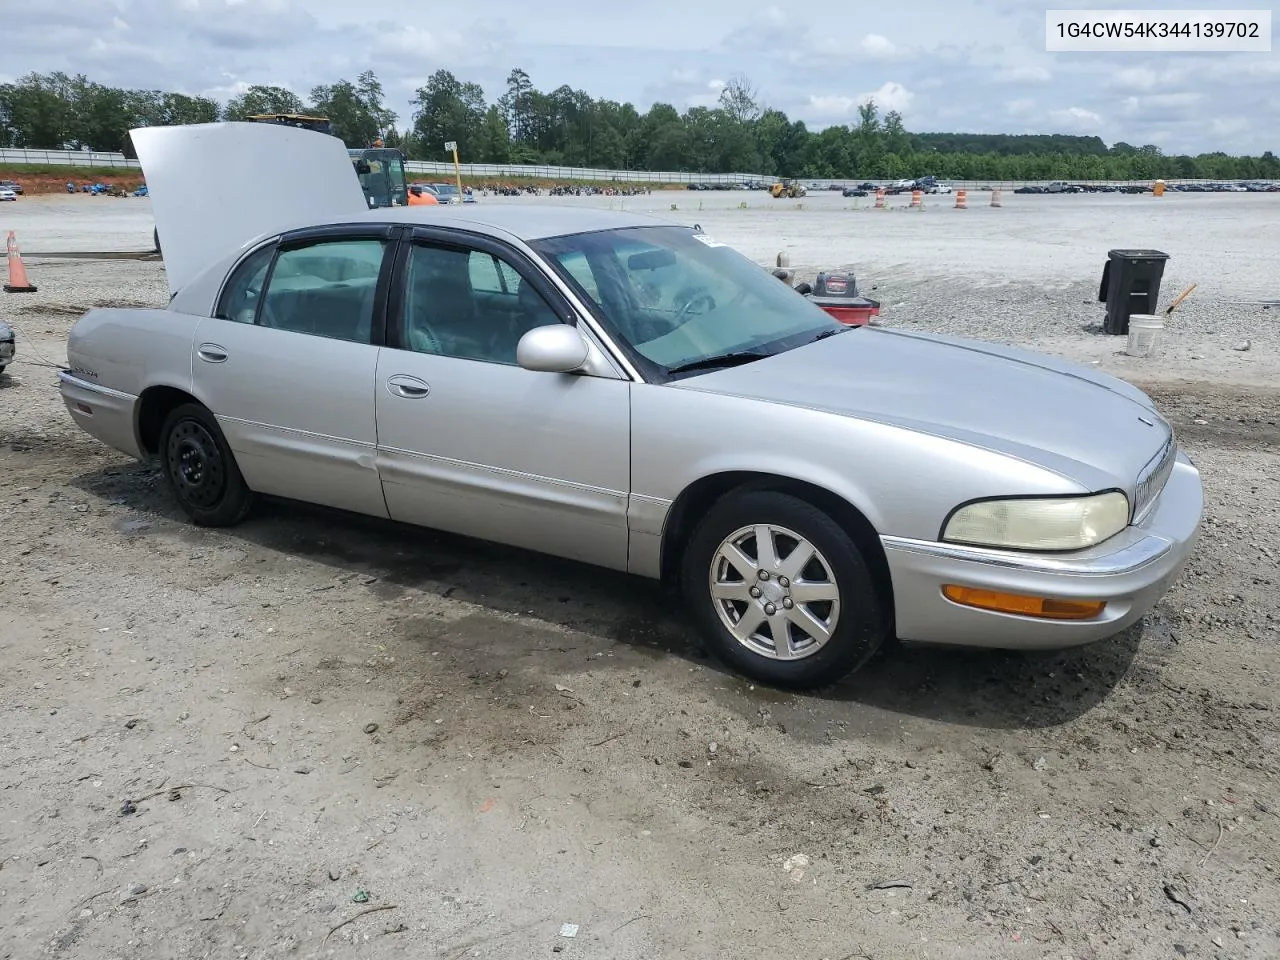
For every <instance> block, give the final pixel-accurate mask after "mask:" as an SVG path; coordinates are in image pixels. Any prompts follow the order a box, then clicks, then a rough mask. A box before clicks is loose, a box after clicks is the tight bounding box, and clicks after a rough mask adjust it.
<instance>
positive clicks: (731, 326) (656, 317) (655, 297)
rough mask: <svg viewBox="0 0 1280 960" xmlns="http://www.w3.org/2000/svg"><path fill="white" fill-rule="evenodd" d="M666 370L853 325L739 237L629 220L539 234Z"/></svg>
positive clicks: (562, 267) (643, 353)
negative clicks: (735, 245) (768, 265)
mask: <svg viewBox="0 0 1280 960" xmlns="http://www.w3.org/2000/svg"><path fill="white" fill-rule="evenodd" d="M533 246H534V248H535V249H536V250H537V251H538V252H539V253H540V254H542V255H543V256H544V257H545V258H546V259H547V260H548V261H549V262H551V263H552V264H553V265H554V266H555V267H556V268H557V269H558V271H559V272H560V274H561V276H562V277H563V278H564V279H565V280H566V281H567V282H569V283H570V284H571V285H572V286H574V287H575V288H576V289H577V291H578V293H579V294H580V295H581V296H582V297H583V299H584V301H585V302H587V303H589V304H591V305H592V306H593V307H594V308H595V311H594V312H596V314H597V316H598V317H599V318H600V319H601V321H602V322H603V323H604V324H605V325H606V326H607V327H609V328H610V329H611V330H612V331H613V332H614V333H615V335H617V336H619V337H620V338H621V339H622V340H623V341H624V342H625V343H626V344H627V345H629V346H630V347H631V348H632V350H634V352H635V353H636V354H638V355H639V356H640V357H642V358H643V359H644V360H645V361H647V362H648V363H649V364H650V365H652V366H653V367H655V368H657V371H658V372H659V373H669V372H671V371H675V370H676V369H677V368H680V367H684V366H686V365H688V364H691V363H699V362H700V361H707V360H713V359H714V358H719V357H723V356H725V355H729V354H742V353H752V354H755V353H758V354H760V355H762V356H764V355H768V354H771V353H780V352H783V351H784V350H790V349H793V348H795V347H797V346H800V345H801V344H803V343H807V342H809V341H810V340H812V339H813V338H814V337H816V336H818V335H819V334H824V333H828V332H836V331H839V330H843V329H847V328H845V327H843V325H842V324H840V323H839V322H838V321H836V320H835V319H833V318H832V317H831V316H830V315H828V314H827V313H826V312H825V311H823V310H822V309H821V308H820V307H818V306H816V305H815V304H813V303H812V302H810V301H809V300H806V299H805V298H804V297H803V296H801V295H799V294H797V293H796V292H795V291H794V290H792V289H791V288H790V287H788V286H787V285H786V284H785V283H782V282H781V281H779V280H778V279H777V278H776V277H774V276H773V275H772V274H771V273H770V272H769V271H767V270H765V269H763V268H761V267H760V266H758V265H757V264H755V263H753V262H752V261H751V260H749V259H747V258H746V257H744V256H743V255H742V254H740V253H738V252H737V251H736V250H734V249H732V248H731V247H728V246H725V245H724V244H721V243H717V242H716V241H714V240H712V239H711V238H710V237H706V236H704V235H701V234H697V233H693V232H692V231H690V230H689V229H687V228H684V227H674V226H672V227H667V226H662V227H628V228H624V229H618V230H600V231H595V232H592V233H581V234H573V235H570V236H564V237H552V238H550V239H546V240H540V241H537V242H535V243H534V244H533Z"/></svg>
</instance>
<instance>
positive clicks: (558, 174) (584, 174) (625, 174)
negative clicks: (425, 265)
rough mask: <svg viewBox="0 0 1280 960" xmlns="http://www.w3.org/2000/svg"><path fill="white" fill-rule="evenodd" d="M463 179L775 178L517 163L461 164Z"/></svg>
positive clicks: (449, 167)
mask: <svg viewBox="0 0 1280 960" xmlns="http://www.w3.org/2000/svg"><path fill="white" fill-rule="evenodd" d="M459 166H460V167H461V168H462V176H463V179H472V180H476V179H484V180H493V179H502V178H511V179H516V178H520V179H528V180H533V179H538V180H596V181H613V182H617V183H691V182H695V183H723V184H730V183H751V182H757V183H772V182H773V181H774V180H775V179H776V177H766V176H765V175H764V174H762V173H684V172H677V171H672V170H602V169H596V168H592V167H550V166H544V165H542V164H534V163H528V164H517V163H462V164H459ZM404 168H405V171H406V172H408V173H410V174H415V173H425V174H431V175H432V176H438V177H448V178H450V179H452V177H453V164H452V163H447V162H446V163H437V162H436V161H434V160H407V161H405V165H404Z"/></svg>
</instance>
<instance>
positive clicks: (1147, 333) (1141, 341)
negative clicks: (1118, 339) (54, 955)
mask: <svg viewBox="0 0 1280 960" xmlns="http://www.w3.org/2000/svg"><path fill="white" fill-rule="evenodd" d="M1163 329H1164V317H1158V316H1155V315H1154V314H1150V313H1135V314H1133V315H1132V316H1130V317H1129V343H1128V345H1127V346H1126V347H1125V351H1124V352H1125V353H1127V354H1128V355H1129V356H1131V357H1149V356H1151V355H1152V354H1154V353H1155V352H1156V343H1157V341H1158V340H1159V339H1160V331H1161V330H1163Z"/></svg>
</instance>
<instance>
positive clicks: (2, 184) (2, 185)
mask: <svg viewBox="0 0 1280 960" xmlns="http://www.w3.org/2000/svg"><path fill="white" fill-rule="evenodd" d="M0 190H11V191H13V192H14V193H16V194H17V195H18V196H22V184H20V183H19V182H18V181H17V180H0Z"/></svg>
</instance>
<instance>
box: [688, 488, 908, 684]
mask: <svg viewBox="0 0 1280 960" xmlns="http://www.w3.org/2000/svg"><path fill="white" fill-rule="evenodd" d="M681 580H682V586H683V590H684V595H685V598H686V600H687V602H689V603H690V604H691V605H692V610H693V613H694V616H695V617H696V618H697V620H698V623H699V625H700V626H701V628H702V631H703V633H704V634H705V635H706V637H707V639H708V641H709V642H710V644H711V647H712V649H713V650H714V652H715V653H716V654H717V655H718V656H719V657H720V659H722V660H724V661H725V662H726V663H728V664H729V665H730V666H732V667H733V668H734V669H735V670H737V671H738V672H740V673H742V674H745V675H746V676H748V677H751V678H753V679H756V680H759V681H760V682H762V683H766V684H769V685H772V686H777V687H788V688H792V689H812V688H815V687H822V686H827V685H830V684H833V683H835V682H836V681H838V680H840V679H842V678H843V677H845V676H847V675H849V674H850V673H852V672H854V671H855V670H857V669H858V668H859V667H861V666H863V665H864V664H865V663H866V662H867V661H868V660H870V659H871V657H872V655H873V654H875V652H876V651H877V650H878V649H879V648H880V647H881V645H882V644H883V643H884V642H885V640H886V639H887V637H888V634H889V631H890V618H889V617H888V616H887V611H886V609H885V603H884V600H883V598H882V597H881V596H880V593H879V591H878V590H877V589H876V584H875V581H874V579H873V577H872V573H871V569H870V567H869V566H868V563H867V560H866V558H865V557H864V556H863V554H862V551H861V550H860V549H859V548H858V545H857V544H856V543H855V542H854V540H853V538H852V537H850V536H849V534H848V533H847V532H846V531H845V530H844V528H843V527H841V526H840V524H838V523H837V522H836V521H835V520H833V519H832V518H831V517H830V516H828V515H827V514H826V513H824V512H823V511H822V510H820V509H818V508H817V507H815V506H814V505H813V504H811V503H809V502H807V501H805V500H802V499H800V498H799V497H795V496H792V495H790V494H784V493H776V492H772V491H767V490H753V491H745V492H741V493H731V494H729V495H728V496H726V497H725V498H723V499H721V500H720V501H718V502H717V503H715V504H714V505H713V506H712V507H711V509H710V510H709V511H708V512H707V515H706V517H705V518H704V519H703V520H702V522H701V523H699V524H698V527H697V529H695V530H694V532H693V535H692V537H691V538H690V540H689V543H688V544H687V545H686V548H685V552H684V556H683V558H682V575H681Z"/></svg>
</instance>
